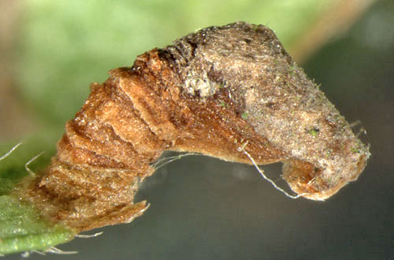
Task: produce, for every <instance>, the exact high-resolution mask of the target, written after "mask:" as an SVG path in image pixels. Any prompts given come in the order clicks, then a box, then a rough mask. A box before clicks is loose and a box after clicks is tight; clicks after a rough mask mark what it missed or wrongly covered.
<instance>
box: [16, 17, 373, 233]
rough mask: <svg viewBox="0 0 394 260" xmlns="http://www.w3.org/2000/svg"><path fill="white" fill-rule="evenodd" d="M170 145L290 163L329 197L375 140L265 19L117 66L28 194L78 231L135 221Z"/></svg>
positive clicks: (290, 178) (310, 191) (307, 188)
mask: <svg viewBox="0 0 394 260" xmlns="http://www.w3.org/2000/svg"><path fill="white" fill-rule="evenodd" d="M165 150H173V151H189V152H197V153H202V154H206V155H210V156H214V157H217V158H220V159H223V160H228V161H235V162H242V163H249V164H250V163H251V160H250V158H249V157H248V155H249V156H251V157H252V158H253V159H254V160H255V161H256V163H258V164H267V163H273V162H278V161H283V162H284V163H285V164H284V177H285V179H286V180H287V182H288V183H289V185H290V186H291V188H292V189H293V190H294V191H295V192H297V193H299V194H301V195H302V196H304V197H307V198H310V199H315V200H324V199H326V198H328V197H329V196H331V195H332V194H334V193H335V192H337V191H338V190H339V189H340V188H341V187H342V186H344V185H345V184H346V183H347V182H348V181H351V180H355V179H356V178H357V176H358V175H359V174H360V173H361V171H362V170H363V168H364V167H365V164H366V160H367V159H368V157H369V151H368V148H367V147H366V146H365V145H364V144H362V143H361V142H360V141H359V140H358V139H357V138H356V137H355V136H354V134H353V133H352V131H351V129H350V127H349V125H348V124H347V123H346V121H345V120H344V119H343V117H342V116H340V114H339V112H338V111H337V110H335V108H334V106H333V105H332V104H331V103H329V101H328V100H327V99H326V98H325V97H324V95H323V93H322V92H321V91H319V89H318V87H317V86H316V85H315V84H314V83H313V82H312V81H310V80H309V79H308V78H307V77H306V75H305V74H304V73H303V71H302V69H300V68H299V67H297V66H296V64H295V63H294V62H293V61H292V59H291V58H290V56H289V55H288V54H287V53H286V51H285V50H284V49H283V47H282V45H281V44H280V42H279V41H278V39H277V38H276V36H275V34H274V33H273V32H272V31H271V30H269V29H268V28H267V27H265V26H258V25H249V24H247V23H242V22H239V23H235V24H230V25H227V26H223V27H210V28H206V29H203V30H200V31H198V32H196V33H193V34H190V35H188V36H185V37H184V38H181V39H179V40H177V41H175V42H174V45H172V46H168V47H166V48H163V49H154V50H152V51H150V52H147V53H144V54H142V55H140V56H139V57H137V59H136V61H135V63H134V66H133V67H131V68H119V69H115V70H112V71H110V77H109V78H108V80H106V81H105V82H104V83H103V84H98V83H93V84H92V85H91V94H90V96H89V97H88V99H87V100H86V102H85V104H84V105H83V107H82V109H81V110H80V111H79V112H78V113H77V114H76V116H75V118H74V119H72V120H70V121H69V122H67V124H66V132H65V134H64V136H63V138H62V139H61V140H60V141H59V143H58V146H57V151H58V152H57V155H56V156H55V157H54V158H53V159H52V163H51V165H50V166H49V167H48V168H47V169H46V170H45V172H44V173H43V175H41V176H40V177H38V178H36V179H35V180H34V181H33V182H32V183H31V184H30V185H29V186H28V188H27V189H19V190H18V191H17V195H18V196H20V197H22V198H23V199H25V200H28V201H31V202H33V203H34V204H35V205H36V206H37V207H38V208H39V209H40V210H42V212H43V214H44V215H46V216H48V217H50V218H51V219H52V220H53V221H60V222H62V223H64V224H66V225H67V226H69V227H71V228H74V229H75V230H76V231H84V230H89V229H92V228H97V227H101V226H105V225H113V224H118V223H126V222H130V221H131V220H133V219H134V218H135V217H137V216H139V215H141V214H142V213H143V212H144V210H145V208H146V202H139V203H135V204H134V202H133V198H134V195H135V193H136V192H137V190H138V185H139V184H140V183H141V181H142V180H143V179H144V178H145V177H147V176H149V175H151V174H152V173H153V172H154V168H153V167H152V166H151V164H152V163H153V162H155V161H156V160H157V159H158V157H159V156H160V155H161V154H162V152H163V151H165Z"/></svg>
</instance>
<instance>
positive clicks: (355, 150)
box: [351, 147, 360, 153]
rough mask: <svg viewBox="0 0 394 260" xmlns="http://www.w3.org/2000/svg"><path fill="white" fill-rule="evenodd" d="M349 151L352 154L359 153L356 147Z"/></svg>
mask: <svg viewBox="0 0 394 260" xmlns="http://www.w3.org/2000/svg"><path fill="white" fill-rule="evenodd" d="M351 151H352V153H359V152H360V150H359V149H358V148H356V147H353V148H352V150H351Z"/></svg>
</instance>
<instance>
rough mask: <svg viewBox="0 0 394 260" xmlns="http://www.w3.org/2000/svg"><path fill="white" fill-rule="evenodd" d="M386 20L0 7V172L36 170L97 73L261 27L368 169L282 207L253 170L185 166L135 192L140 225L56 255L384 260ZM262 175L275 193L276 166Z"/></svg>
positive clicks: (388, 143)
mask: <svg viewBox="0 0 394 260" xmlns="http://www.w3.org/2000/svg"><path fill="white" fill-rule="evenodd" d="M374 2H375V3H374ZM373 3H374V4H373ZM393 14H394V3H393V1H390V0H384V1H372V0H370V1H368V0H346V1H345V0H320V1H316V0H283V1H274V0H265V1H255V0H254V1H252V0H232V1H222V0H221V1H206V0H203V1H191V0H187V1H179V0H177V1H159V0H155V1H126V0H117V1H116V0H115V1H105V0H100V1H92V0H86V1H76V0H69V1H53V0H52V1H49V0H24V1H22V0H21V1H11V0H2V2H0V43H1V45H0V51H1V56H0V65H1V70H0V122H1V129H0V141H1V142H2V143H3V145H2V146H1V147H0V148H1V151H4V152H5V151H7V150H8V149H9V148H11V147H12V146H13V144H16V143H18V142H19V141H21V140H23V141H25V144H24V145H23V146H22V147H20V148H18V150H17V151H16V152H15V153H14V154H13V155H11V156H10V157H9V158H7V160H4V161H2V162H1V164H0V170H1V172H2V174H3V176H5V175H7V176H9V177H7V178H9V179H12V178H13V177H12V176H16V175H18V174H20V173H21V172H24V170H23V167H24V166H23V165H24V163H25V162H26V161H27V160H29V159H30V158H32V157H33V156H34V155H36V154H37V153H39V152H41V151H42V150H46V151H47V152H46V153H45V154H44V156H43V157H42V158H40V159H39V160H38V161H37V162H35V163H34V164H33V165H32V168H33V169H35V170H36V169H39V168H40V167H41V166H39V164H41V165H42V164H46V163H48V160H49V157H50V156H51V155H52V154H53V153H54V148H55V143H56V140H58V139H59V138H60V137H61V135H62V133H63V127H64V123H65V121H67V120H69V119H70V118H72V117H73V115H74V114H75V113H76V112H77V111H78V110H79V108H80V107H81V106H82V104H83V102H84V100H85V99H86V97H87V95H88V93H89V84H90V83H91V82H102V81H104V80H105V79H106V78H107V71H108V70H110V69H113V68H116V67H121V66H131V65H132V64H133V61H134V59H135V57H136V56H137V55H139V54H141V53H143V52H145V51H149V50H150V49H152V48H154V47H161V46H165V45H168V44H171V42H172V41H173V40H174V39H176V38H178V37H181V36H183V35H185V34H187V33H190V32H193V31H194V30H195V29H198V28H203V27H206V26H211V25H223V24H227V23H230V22H234V21H238V20H245V21H248V22H251V23H258V24H264V25H268V26H269V27H270V28H272V29H273V30H274V31H275V32H276V34H277V35H278V37H279V39H280V40H281V41H282V42H283V44H284V46H285V48H286V49H287V50H288V51H289V53H290V54H291V55H292V56H294V58H295V60H296V61H297V62H299V63H300V64H301V65H302V66H303V67H304V68H305V70H306V72H307V74H308V75H309V76H310V77H311V78H314V79H315V81H316V82H318V83H321V84H322V87H321V89H322V90H323V91H325V92H326V94H327V96H328V98H329V99H330V100H331V101H332V102H333V103H334V104H335V105H336V106H337V107H338V109H339V110H340V111H341V112H342V113H343V114H344V115H345V117H346V118H347V119H348V121H350V122H352V121H356V120H361V122H362V126H363V127H364V128H365V129H366V130H367V132H368V136H367V137H363V138H364V139H365V141H366V142H368V143H371V150H372V153H373V156H372V158H371V160H370V162H369V165H368V167H367V169H366V171H365V172H364V173H363V174H362V176H361V177H360V179H359V181H357V182H356V183H352V184H351V185H349V187H346V188H345V189H344V191H341V192H340V193H339V194H338V195H336V196H335V197H334V198H332V199H330V200H329V201H327V202H324V203H316V202H311V201H306V200H303V199H300V200H297V201H291V200H289V199H287V198H286V197H284V196H283V195H282V194H279V193H278V192H277V191H275V190H274V189H272V188H271V186H270V185H268V184H267V183H265V182H264V181H262V180H261V178H260V177H259V175H258V174H257V173H256V172H255V171H254V169H253V168H251V167H248V166H244V165H239V164H231V163H224V162H220V161H218V160H215V159H211V158H199V157H196V158H190V157H189V158H186V159H182V160H181V161H178V162H176V163H173V164H171V165H169V166H168V167H165V168H164V169H160V171H158V172H157V173H156V174H155V175H154V176H153V177H152V178H150V179H148V180H147V182H146V183H145V184H144V185H143V186H142V187H141V190H140V192H139V194H138V199H147V200H148V201H149V202H150V203H151V207H150V209H149V210H148V211H147V212H146V213H145V215H144V216H143V217H141V218H139V219H137V220H135V221H134V222H133V223H131V224H129V225H122V226H116V227H109V228H104V230H105V233H104V235H103V236H101V237H98V238H92V239H88V240H81V239H77V240H74V241H72V242H71V243H68V244H66V245H63V246H60V247H61V248H62V249H64V250H71V251H75V250H78V251H79V252H80V253H79V254H78V255H76V256H72V258H73V259H390V258H392V257H394V240H393V238H392V231H393V230H394V221H393V218H392V215H393V213H394V212H393V210H392V209H393V208H394V207H393V206H394V204H393V200H392V198H393V195H394V188H393V187H394V185H393V184H394V177H393V172H394V163H393V162H392V158H393V155H394V149H393V147H394V138H393V137H392V133H393V128H394V123H393V122H394V118H393V114H394V113H393V112H394V91H393V87H394V86H393V85H394V76H393V75H394V66H393V64H394V55H393V54H394V30H393V28H392V26H393V24H394V15H393ZM355 131H358V129H356V130H355ZM264 169H265V171H266V172H267V173H268V174H269V175H270V176H271V177H272V178H274V179H278V183H279V184H280V185H281V186H283V187H285V185H286V184H285V183H284V182H283V181H281V180H280V172H281V169H280V165H273V166H268V167H265V168H264ZM11 183H12V182H11ZM12 257H14V259H18V256H16V255H14V256H11V257H10V259H11V258H12ZM39 258H40V259H41V257H40V256H38V255H32V256H31V258H30V259H39ZM51 258H52V259H57V258H58V257H53V256H51ZM61 258H62V259H64V258H65V256H62V257H61ZM59 259H60V257H59Z"/></svg>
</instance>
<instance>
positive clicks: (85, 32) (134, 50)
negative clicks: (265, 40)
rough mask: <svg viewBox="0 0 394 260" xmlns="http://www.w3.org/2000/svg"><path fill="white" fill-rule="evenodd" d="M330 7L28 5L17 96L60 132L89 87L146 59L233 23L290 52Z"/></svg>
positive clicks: (32, 1)
mask: <svg viewBox="0 0 394 260" xmlns="http://www.w3.org/2000/svg"><path fill="white" fill-rule="evenodd" d="M337 2H338V1H337V0H335V1H332V0H330V1H328V0H321V1H314V0H284V1H271V0H265V1H264V0H263V1H251V0H246V1H245V0H232V1H224V0H220V1H207V0H202V1H190V0H187V1H183V0H175V1H159V0H156V1H109V0H99V1H92V0H87V1H78V0H69V1H49V0H28V1H26V6H25V8H24V10H23V16H22V17H23V25H22V30H21V34H20V41H19V50H18V58H19V65H18V79H19V86H20V93H21V94H22V95H23V96H24V98H25V99H26V100H28V101H29V102H30V104H31V105H32V106H33V107H34V108H35V109H38V112H39V113H40V115H42V116H43V117H44V118H46V120H47V121H48V122H54V123H55V124H56V125H57V126H60V127H62V126H63V124H64V122H65V121H66V120H68V119H70V118H71V117H72V116H73V114H74V113H75V112H76V111H77V110H78V109H79V107H81V105H82V103H83V101H84V100H85V99H86V97H87V95H88V93H89V87H88V86H89V84H90V83H91V82H102V81H104V80H105V79H106V78H107V71H108V70H110V69H113V68H116V67H120V66H131V65H132V64H133V61H134V59H135V57H136V56H137V55H139V54H141V53H143V52H145V51H148V50H150V49H152V48H154V47H160V46H165V45H168V44H171V42H172V41H173V40H174V39H176V38H178V37H181V36H183V35H185V34H187V33H190V32H192V31H194V30H195V29H198V28H203V27H207V26H211V25H222V24H227V23H231V22H235V21H238V20H245V21H247V22H251V23H257V24H264V25H267V26H269V27H270V28H272V29H273V30H274V31H275V32H276V33H277V35H278V37H279V39H280V40H281V41H282V42H283V44H284V45H285V47H290V46H291V45H292V43H294V42H296V41H297V39H299V38H300V37H302V36H303V33H304V32H305V31H307V30H308V28H309V27H310V26H311V25H313V24H314V22H315V21H316V20H317V19H318V18H319V15H321V13H322V12H324V11H325V10H326V9H328V8H330V7H332V6H333V5H335V4H336V3H337Z"/></svg>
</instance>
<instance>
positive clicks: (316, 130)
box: [309, 128, 319, 137]
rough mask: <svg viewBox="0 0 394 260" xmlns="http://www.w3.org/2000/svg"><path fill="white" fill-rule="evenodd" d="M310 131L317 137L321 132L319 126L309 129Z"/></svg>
mask: <svg viewBox="0 0 394 260" xmlns="http://www.w3.org/2000/svg"><path fill="white" fill-rule="evenodd" d="M309 133H310V134H311V135H312V136H313V137H316V136H317V135H318V134H319V129H317V128H312V129H311V130H309Z"/></svg>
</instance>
